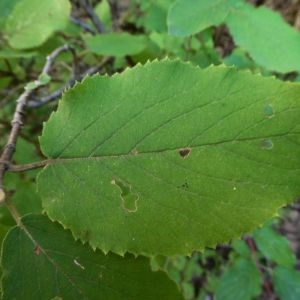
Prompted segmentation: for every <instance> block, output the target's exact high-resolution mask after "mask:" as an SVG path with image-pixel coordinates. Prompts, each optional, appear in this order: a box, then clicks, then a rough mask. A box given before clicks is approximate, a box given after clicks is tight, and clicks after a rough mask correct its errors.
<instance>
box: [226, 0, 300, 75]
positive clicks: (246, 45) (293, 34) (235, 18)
mask: <svg viewBox="0 0 300 300" xmlns="http://www.w3.org/2000/svg"><path fill="white" fill-rule="evenodd" d="M226 24H227V25H228V26H229V29H230V32H231V34H232V35H233V38H234V41H235V43H236V44H237V45H239V46H240V47H242V48H243V49H244V50H246V51H248V53H249V54H250V55H251V57H252V58H253V59H254V61H256V62H257V63H258V64H259V65H261V66H262V67H264V68H267V69H270V70H273V71H278V72H283V73H286V72H291V71H299V70H300V50H299V49H300V33H299V32H298V31H297V30H296V29H295V28H293V27H291V26H290V25H288V24H287V23H286V22H285V21H284V20H283V19H282V17H281V16H280V15H279V14H278V13H276V12H274V11H272V10H270V9H268V8H266V7H264V6H261V7H259V8H254V7H253V6H251V5H249V4H244V5H243V6H241V7H239V8H238V9H232V10H231V13H230V14H229V16H228V17H227V18H226Z"/></svg>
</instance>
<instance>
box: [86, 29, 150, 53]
mask: <svg viewBox="0 0 300 300" xmlns="http://www.w3.org/2000/svg"><path fill="white" fill-rule="evenodd" d="M85 42H86V44H87V47H88V48H89V49H90V50H91V51H92V52H93V53H95V54H98V55H111V56H125V55H133V54H137V53H140V52H141V51H143V50H144V49H145V48H146V47H147V39H146V37H145V36H144V35H131V34H129V33H126V32H124V33H107V34H101V35H97V36H91V37H86V38H85Z"/></svg>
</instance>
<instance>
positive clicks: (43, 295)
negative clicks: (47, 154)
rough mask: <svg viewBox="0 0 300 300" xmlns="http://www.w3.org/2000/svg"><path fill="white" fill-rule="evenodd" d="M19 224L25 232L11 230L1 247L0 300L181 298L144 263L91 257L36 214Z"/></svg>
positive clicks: (90, 252)
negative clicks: (21, 224)
mask: <svg viewBox="0 0 300 300" xmlns="http://www.w3.org/2000/svg"><path fill="white" fill-rule="evenodd" d="M23 224H24V226H25V227H24V228H26V231H25V230H24V229H23V228H20V227H14V228H13V229H12V230H11V231H10V232H9V234H8V235H7V237H6V238H5V241H4V244H3V249H2V268H3V277H2V288H3V298H2V299H3V300H11V299H30V300H40V299H64V300H76V299H78V300H82V299H86V300H88V299H89V300H92V299H95V300H98V299H103V300H118V299H119V300H126V299H128V300H129V299H130V300H140V299H147V300H153V299H164V300H167V299H170V300H175V299H182V297H181V296H180V294H179V292H178V288H177V287H176V285H175V284H174V283H172V281H171V280H170V279H168V278H167V275H166V274H164V273H163V272H155V273H154V272H152V271H151V270H150V266H149V261H148V259H146V258H143V257H139V258H134V257H133V256H131V255H126V256H125V257H124V258H122V257H119V256H117V255H114V254H109V255H104V254H103V253H102V252H100V251H96V252H94V251H93V250H92V249H90V248H89V247H88V245H82V244H81V243H80V242H79V241H77V242H75V241H74V240H73V238H72V236H71V234H70V232H67V231H66V230H64V229H63V228H62V227H61V226H60V225H59V224H57V223H53V222H51V221H50V220H49V219H48V218H46V217H45V216H42V215H30V216H27V217H24V218H23ZM86 234H88V233H86Z"/></svg>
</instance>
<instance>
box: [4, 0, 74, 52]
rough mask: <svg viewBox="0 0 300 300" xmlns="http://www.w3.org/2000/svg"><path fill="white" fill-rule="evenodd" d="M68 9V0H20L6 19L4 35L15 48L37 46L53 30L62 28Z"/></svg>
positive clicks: (66, 20)
mask: <svg viewBox="0 0 300 300" xmlns="http://www.w3.org/2000/svg"><path fill="white" fill-rule="evenodd" d="M70 11H71V5H70V2H69V1H68V0H47V1H40V0H21V1H19V2H18V3H17V4H16V5H15V6H14V8H13V10H12V12H11V14H10V15H9V17H8V18H7V20H6V23H5V27H4V34H5V37H6V39H7V40H8V43H9V44H10V46H11V47H13V48H15V49H28V48H33V47H37V46H39V45H41V44H42V43H43V42H45V41H46V40H47V39H48V38H49V37H50V36H51V35H52V33H53V32H55V31H57V30H61V29H64V27H65V26H66V25H67V23H68V20H69V15H70Z"/></svg>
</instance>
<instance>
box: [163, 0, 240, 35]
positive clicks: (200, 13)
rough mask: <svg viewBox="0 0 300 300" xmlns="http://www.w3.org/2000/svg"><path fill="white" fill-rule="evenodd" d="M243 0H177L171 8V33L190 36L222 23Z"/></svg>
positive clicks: (169, 22)
mask: <svg viewBox="0 0 300 300" xmlns="http://www.w3.org/2000/svg"><path fill="white" fill-rule="evenodd" d="M239 2H241V0H177V1H175V2H174V3H173V5H172V6H171V7H170V9H169V13H168V21H167V23H168V29H169V33H170V34H172V35H177V36H188V35H192V34H194V33H197V32H200V31H202V30H204V29H206V28H207V27H210V26H212V25H218V24H220V23H222V22H223V21H224V20H225V18H226V16H227V15H228V13H229V11H230V9H232V8H233V7H235V6H239Z"/></svg>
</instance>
